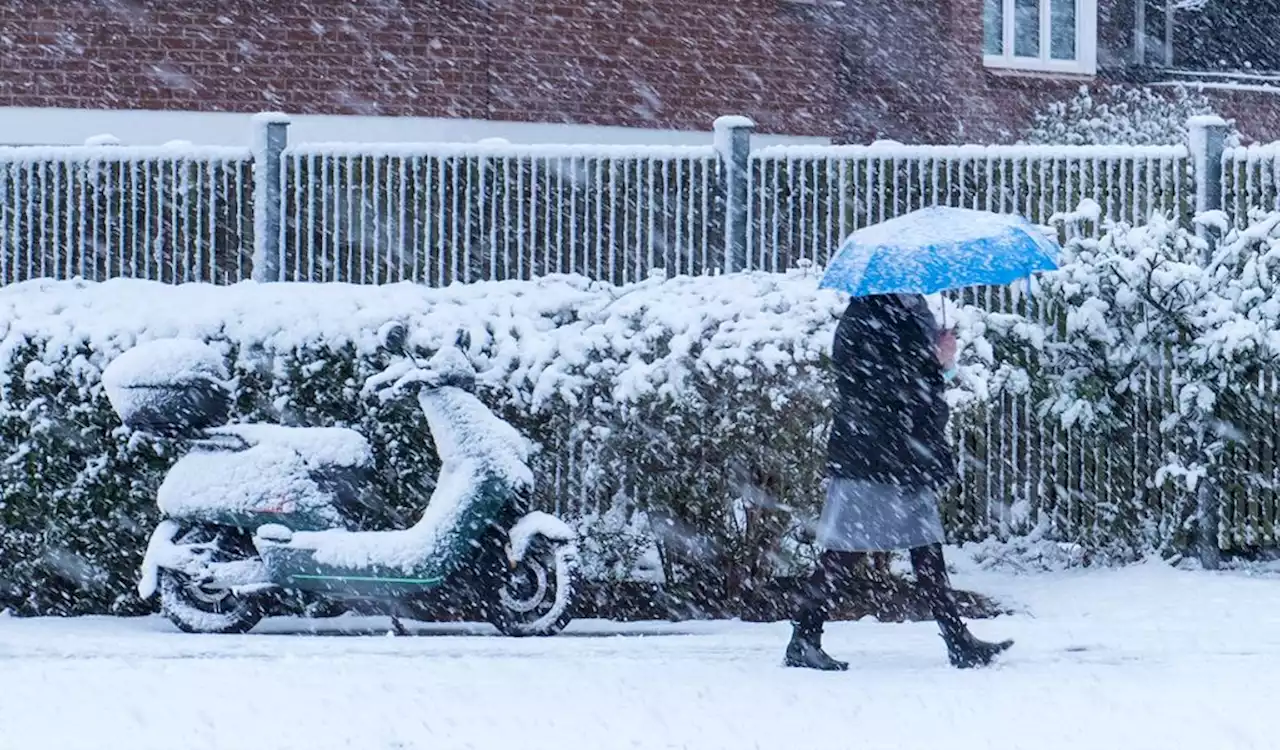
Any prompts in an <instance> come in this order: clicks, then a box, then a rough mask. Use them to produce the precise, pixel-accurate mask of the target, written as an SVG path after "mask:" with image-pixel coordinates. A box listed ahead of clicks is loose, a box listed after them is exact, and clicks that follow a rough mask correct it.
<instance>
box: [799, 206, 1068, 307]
mask: <svg viewBox="0 0 1280 750" xmlns="http://www.w3.org/2000/svg"><path fill="white" fill-rule="evenodd" d="M1058 249H1059V248H1058V243H1057V242H1055V241H1054V240H1052V239H1049V238H1048V237H1046V236H1045V235H1044V233H1043V232H1041V231H1040V230H1039V229H1037V228H1036V227H1035V225H1033V224H1031V223H1030V222H1028V221H1027V220H1026V219H1024V218H1022V217H1021V216H1018V215H1016V214H997V213H991V212H990V211H975V210H971V209H967V208H948V207H945V206H934V207H931V208H922V209H920V210H918V211H912V212H911V213H909V214H905V215H903V216H900V217H898V218H896V219H890V220H889V221H885V222H881V223H879V224H875V225H873V226H869V227H866V228H865V229H860V230H858V231H857V232H854V233H853V234H851V235H849V237H848V238H847V239H846V240H845V241H844V244H842V245H841V246H840V250H839V251H838V252H837V253H836V257H835V258H834V259H833V260H832V261H831V263H830V264H829V265H828V266H827V272H826V274H825V275H824V276H823V277H822V283H821V285H820V286H821V287H822V288H824V289H838V290H840V291H843V292H848V293H849V294H852V295H853V296H855V297H866V296H869V295H873V294H894V293H898V294H933V293H935V292H941V291H944V290H947V289H960V288H963V287H967V286H986V285H1004V284H1011V283H1013V282H1014V281H1017V280H1018V279H1021V278H1023V277H1026V276H1030V275H1031V274H1033V273H1036V272H1037V271H1052V270H1054V269H1056V268H1057V267H1058V264H1057V263H1056V262H1055V260H1054V258H1056V257H1057V254H1058Z"/></svg>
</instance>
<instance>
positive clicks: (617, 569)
mask: <svg viewBox="0 0 1280 750" xmlns="http://www.w3.org/2000/svg"><path fill="white" fill-rule="evenodd" d="M816 286H817V280H816V279H815V278H814V277H812V276H803V275H792V276H776V275H766V274H759V275H743V276H733V277H719V278H698V279H689V278H678V279H672V280H662V279H656V278H655V279H653V280H650V281H648V282H645V283H641V284H636V285H633V286H629V287H613V286H608V285H604V284H599V283H593V282H589V281H587V280H585V279H582V278H578V277H553V278H547V279H543V280H540V281H536V282H502V283H483V284H475V285H467V286H454V287H450V288H447V289H427V288H423V287H421V286H416V285H410V284H401V285H391V286H382V287H362V286H347V285H321V284H297V285H286V284H281V285H265V286H264V285H255V284H252V283H244V284H239V285H235V286H230V287H215V286H207V285H183V286H169V285H162V284H156V283H150V282H144V281H135V280H114V281H108V282H104V283H100V284H92V283H83V282H51V281H38V282H29V283H25V284H19V285H15V286H11V287H8V288H5V289H3V290H0V457H2V458H3V460H0V488H2V489H0V491H2V492H3V495H0V608H3V607H6V606H7V607H13V608H14V609H15V610H16V611H19V612H89V611H132V610H133V609H135V608H136V606H137V603H136V602H135V601H134V600H133V599H132V597H131V594H130V593H129V591H130V590H131V588H132V584H133V579H134V576H135V570H136V564H137V562H138V559H139V556H140V554H141V552H142V550H143V548H144V547H145V539H146V534H147V533H148V532H149V530H150V528H151V527H152V526H153V524H154V522H155V520H156V519H155V510H154V508H155V500H154V493H155V490H156V487H157V485H158V483H159V480H160V478H161V477H162V475H163V472H164V470H165V468H166V467H167V466H168V465H169V463H170V462H171V461H172V460H173V459H174V458H175V456H174V455H172V454H169V455H165V454H162V453H159V452H157V446H156V445H155V444H154V443H153V442H150V441H145V440H141V439H138V436H136V435H131V434H129V432H128V431H127V430H126V429H125V428H123V427H122V426H121V425H120V423H119V421H118V418H117V417H116V416H115V414H114V413H113V411H112V409H111V407H110V405H109V403H108V400H107V397H106V395H105V394H104V393H103V388H102V386H101V383H100V381H99V377H100V374H101V371H102V369H103V368H104V367H105V366H106V364H107V363H109V362H110V361H111V360H112V359H113V358H114V357H116V356H118V355H119V354H120V353H122V352H124V351H125V350H127V349H128V348H129V347H131V346H133V345H134V344H135V343H138V342H141V341H146V340H151V339H156V338H163V337H173V336H182V337H187V338H195V339H202V340H206V341H209V342H211V343H212V344H213V345H214V346H215V347H216V348H218V349H219V350H220V351H222V352H223V353H224V354H225V355H226V357H227V359H228V362H229V363H230V370H231V373H232V376H233V377H234V378H235V379H236V380H237V394H236V404H235V408H234V416H235V418H237V419H248V420H260V421H270V422H282V423H286V424H306V425H334V424H342V425H349V426H353V427H355V428H356V429H359V430H360V431H361V432H363V433H364V434H366V435H367V436H369V438H370V439H371V440H372V442H373V444H374V447H375V450H376V454H377V465H378V471H379V476H378V485H379V488H380V490H381V491H382V492H384V493H385V494H386V495H387V496H388V497H389V498H390V499H391V501H392V504H393V505H394V506H397V507H399V508H402V509H406V510H413V509H416V508H417V507H418V506H419V504H420V503H421V501H422V498H425V497H426V496H427V492H428V491H429V489H430V482H431V478H432V477H434V474H435V469H436V466H435V457H434V455H432V454H431V451H430V447H429V441H427V440H426V439H425V432H424V431H425V423H424V421H423V419H422V417H421V416H420V415H418V414H417V413H416V411H415V410H412V409H409V408H406V407H404V406H388V407H380V406H378V405H377V404H375V403H371V402H368V401H364V400H362V399H361V397H360V396H359V390H360V386H361V383H362V382H363V379H364V378H365V377H367V376H368V375H370V374H372V373H373V372H375V371H376V369H377V367H378V366H379V359H378V352H377V340H376V338H377V337H376V332H377V331H378V329H379V327H380V326H382V324H384V323H386V322H387V321H390V320H400V321H404V322H406V323H407V324H408V327H409V329H410V331H411V340H410V344H411V345H412V346H414V347H415V348H417V349H419V350H422V351H424V352H425V351H430V350H432V349H434V348H436V347H437V346H438V345H439V344H440V342H442V341H444V340H446V339H447V340H452V339H453V338H454V337H455V335H456V333H457V332H458V331H459V330H465V331H467V332H468V333H469V334H470V342H471V352H470V354H471V356H472V359H473V360H474V361H475V362H476V364H477V365H478V367H479V369H480V371H481V372H480V376H479V382H480V386H481V388H482V391H483V396H484V397H485V398H486V400H487V401H488V402H489V403H490V404H491V405H492V406H493V407H494V408H495V409H497V410H498V411H499V412H500V413H501V414H503V416H505V417H506V418H508V419H509V420H510V421H511V422H513V423H514V424H515V425H516V426H517V427H518V428H519V429H520V430H521V431H522V432H524V433H525V434H526V435H528V436H529V437H530V438H531V439H533V440H534V441H535V443H536V444H537V446H538V451H537V454H536V456H535V458H534V468H535V473H536V476H537V481H538V486H539V493H540V498H541V501H542V503H543V504H544V506H545V507H547V508H548V509H554V510H559V511H560V512H561V513H563V514H564V515H566V516H569V517H571V518H573V519H576V520H577V521H578V523H580V524H581V525H582V526H583V527H584V531H586V533H587V535H588V542H587V545H586V546H587V547H588V551H589V552H590V553H591V555H590V557H591V559H592V560H593V561H594V562H593V568H594V570H593V573H594V574H595V575H596V576H597V577H634V576H636V575H637V574H638V573H637V571H636V570H635V569H636V567H637V565H638V566H639V567H640V568H642V570H641V571H639V573H640V574H644V575H647V576H649V577H653V578H665V579H666V580H667V581H668V582H671V581H673V580H674V581H677V582H683V584H684V585H688V586H692V587H694V588H699V589H703V590H706V591H709V592H721V593H719V594H716V596H720V597H723V596H725V595H726V594H730V595H732V593H733V592H734V591H736V590H740V589H742V588H744V587H749V586H751V585H752V584H751V581H754V580H756V579H758V578H760V577H761V576H769V575H772V574H774V573H776V572H778V570H779V567H780V566H779V564H778V563H777V560H776V558H777V555H778V551H779V550H783V549H785V548H788V541H787V540H788V539H792V540H794V537H795V536H796V534H797V528H798V527H799V526H801V525H803V522H804V521H807V520H808V518H809V517H810V516H811V515H812V514H813V511H814V508H815V507H816V504H817V502H818V497H819V494H818V493H819V482H820V480H821V473H822V458H823V437H822V436H823V434H824V432H825V429H826V424H825V423H826V419H827V384H826V380H825V377H826V376H825V370H824V367H823V359H824V357H825V356H826V350H827V347H828V346H829V341H830V337H831V330H832V326H833V323H834V320H835V317H836V315H837V314H838V313H839V311H840V309H841V305H842V303H841V301H840V300H839V299H838V298H837V297H836V296H835V295H834V294H831V293H827V292H818V291H817V290H816ZM780 504H783V505H786V506H795V507H797V508H799V509H801V511H802V512H801V513H799V514H798V515H795V516H793V515H792V514H790V513H788V512H785V509H781V508H779V507H778V506H779V505H780ZM797 519H799V520H797ZM794 546H795V544H794V543H792V544H791V547H794ZM659 549H660V550H661V554H659V553H658V550H659ZM646 568H647V570H645V569H646ZM726 571H728V580H729V581H730V586H729V590H726V587H725V578H726V573H725V572H726ZM701 581H708V583H705V584H703V583H701ZM708 596H712V594H708Z"/></svg>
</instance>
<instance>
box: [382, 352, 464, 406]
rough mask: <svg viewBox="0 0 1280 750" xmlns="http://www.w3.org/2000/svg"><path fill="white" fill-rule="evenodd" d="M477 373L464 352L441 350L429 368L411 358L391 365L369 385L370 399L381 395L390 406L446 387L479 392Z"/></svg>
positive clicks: (429, 362)
mask: <svg viewBox="0 0 1280 750" xmlns="http://www.w3.org/2000/svg"><path fill="white" fill-rule="evenodd" d="M475 378H476V374H475V369H474V368H473V367H472V366H471V363H470V362H468V361H467V359H466V357H465V356H463V354H462V352H460V351H458V350H457V349H454V348H452V347H449V348H445V349H442V350H440V351H439V352H437V353H436V354H435V356H433V357H432V358H431V359H430V360H429V361H428V362H427V363H426V364H425V365H420V364H418V363H417V362H415V361H414V360H413V359H411V358H410V357H408V356H405V357H404V358H401V359H398V360H397V361H395V362H393V363H391V364H390V365H389V366H388V367H387V368H386V369H384V370H383V371H382V372H380V373H378V374H377V375H374V376H372V377H370V378H369V379H368V380H366V381H365V384H364V389H363V391H364V393H365V394H366V395H369V394H372V393H377V394H378V398H379V400H381V401H382V402H384V403H385V402H387V401H389V400H391V399H393V398H396V397H397V396H401V395H411V394H415V393H417V392H418V390H419V389H422V388H427V389H435V388H445V387H450V386H451V387H455V388H463V389H465V390H468V391H470V390H473V389H474V388H475Z"/></svg>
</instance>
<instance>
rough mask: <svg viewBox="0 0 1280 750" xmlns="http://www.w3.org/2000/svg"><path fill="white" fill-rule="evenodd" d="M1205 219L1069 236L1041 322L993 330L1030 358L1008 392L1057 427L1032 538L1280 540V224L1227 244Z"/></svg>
mask: <svg viewBox="0 0 1280 750" xmlns="http://www.w3.org/2000/svg"><path fill="white" fill-rule="evenodd" d="M1084 213H1085V214H1086V215H1090V216H1092V215H1093V214H1095V213H1096V211H1085V212H1084ZM1064 218H1068V219H1069V218H1071V217H1064ZM1197 222H1198V224H1200V225H1201V226H1202V227H1204V230H1203V231H1202V232H1201V233H1200V234H1197V233H1196V232H1194V231H1192V230H1190V229H1188V228H1185V227H1181V226H1178V225H1177V224H1175V223H1173V222H1171V221H1170V220H1168V219H1167V218H1165V217H1162V216H1160V215H1154V216H1152V217H1151V219H1150V220H1149V222H1148V223H1147V224H1145V225H1141V226H1130V225H1128V224H1123V223H1122V224H1115V225H1111V226H1109V227H1108V228H1107V230H1106V232H1105V233H1104V235H1103V236H1102V237H1101V238H1100V239H1088V238H1081V239H1074V240H1072V241H1071V242H1069V243H1068V244H1067V246H1066V248H1065V251H1064V253H1063V258H1062V259H1061V264H1062V268H1061V270H1059V271H1058V272H1055V273H1051V274H1046V275H1044V276H1043V277H1041V279H1040V285H1039V286H1040V291H1039V294H1038V297H1037V303H1038V304H1037V305H1036V308H1035V314H1034V315H1028V316H1025V317H1022V316H1010V317H1008V318H1004V319H1002V323H1003V325H1001V326H999V327H996V328H992V329H991V330H988V331H986V332H985V333H986V337H987V339H988V340H989V341H990V342H991V343H992V345H993V346H998V347H1002V348H1003V349H1005V350H1019V349H1021V350H1023V351H1026V352H1028V353H1030V354H1031V356H1030V357H1028V358H1027V362H1026V364H1025V365H1024V366H1023V368H1022V370H1023V373H1022V376H1020V377H1013V378H1006V379H1002V380H1000V381H999V384H998V387H997V390H999V391H1000V392H1001V394H1003V395H1008V394H1017V395H1019V396H1022V397H1026V398H1029V400H1030V401H1031V403H1033V404H1034V406H1035V408H1036V410H1037V413H1038V415H1039V416H1040V418H1041V419H1042V420H1043V424H1044V425H1045V426H1046V427H1047V428H1048V431H1047V432H1046V431H1044V430H1042V432H1041V435H1042V436H1047V437H1048V440H1046V441H1045V442H1044V443H1042V445H1041V446H1040V450H1041V451H1042V454H1041V456H1040V457H1039V459H1038V460H1039V461H1040V463H1041V466H1042V467H1043V468H1042V470H1041V476H1042V477H1043V478H1045V479H1049V480H1052V481H1044V482H1041V485H1040V487H1039V488H1038V489H1039V492H1038V503H1037V506H1038V507H1037V514H1036V515H1035V517H1028V518H1027V519H1026V521H1027V527H1026V528H1024V529H1023V531H1028V532H1030V533H1032V534H1033V535H1038V536H1044V535H1045V533H1046V529H1048V530H1049V535H1050V536H1056V537H1057V538H1062V537H1063V536H1066V535H1064V534H1063V533H1061V529H1063V528H1067V527H1072V528H1075V529H1077V531H1076V532H1073V533H1071V534H1070V536H1073V537H1074V538H1075V539H1076V540H1080V541H1086V542H1093V545H1092V546H1094V547H1095V548H1101V549H1102V551H1104V552H1111V553H1119V554H1120V556H1122V557H1130V558H1131V557H1133V556H1135V555H1137V554H1141V553H1143V552H1146V551H1161V552H1165V553H1169V554H1176V553H1182V552H1185V551H1187V550H1188V549H1190V548H1192V547H1193V546H1194V540H1195V539H1197V538H1199V536H1200V535H1199V534H1197V533H1196V532H1197V531H1198V529H1199V528H1201V524H1202V523H1209V524H1214V523H1215V522H1216V524H1217V525H1216V527H1211V528H1213V529H1214V530H1216V532H1217V536H1218V541H1219V543H1220V544H1222V545H1223V546H1226V547H1230V548H1235V549H1246V548H1250V547H1258V546H1275V545H1276V544H1277V543H1278V542H1280V534H1278V533H1277V532H1278V531H1280V529H1278V528H1277V524H1276V520H1275V519H1276V518H1277V515H1276V514H1277V509H1278V508H1280V503H1278V500H1280V495H1278V494H1277V492H1276V488H1277V486H1278V485H1277V481H1276V477H1277V476H1278V475H1277V469H1276V463H1275V455H1274V447H1275V446H1276V445H1277V444H1278V443H1277V438H1278V437H1280V431H1278V430H1277V421H1276V414H1277V407H1278V406H1280V404H1278V403H1277V398H1276V396H1277V387H1276V374H1277V372H1278V371H1277V366H1280V287H1277V284H1276V278H1277V274H1280V214H1273V215H1271V216H1254V217H1253V223H1252V225H1251V226H1250V227H1249V228H1247V229H1245V230H1243V231H1240V230H1234V229H1232V230H1230V232H1229V233H1227V234H1226V235H1225V236H1221V235H1220V234H1219V233H1220V232H1222V231H1223V230H1226V229H1227V228H1228V227H1229V226H1230V224H1231V222H1229V221H1228V220H1227V217H1225V216H1223V215H1221V214H1220V213H1213V214H1208V215H1204V216H1201V217H1198V219H1197ZM1206 236H1212V237H1214V238H1215V239H1218V241H1217V242H1216V243H1215V244H1213V245H1211V244H1209V243H1208V242H1207V241H1206V239H1205V237H1206ZM1215 515H1216V516H1218V517H1217V518H1216V519H1215V518H1214V516H1215ZM1055 531H1057V533H1056V534H1055V533H1054V532H1055Z"/></svg>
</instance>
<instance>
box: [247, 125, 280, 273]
mask: <svg viewBox="0 0 1280 750" xmlns="http://www.w3.org/2000/svg"><path fill="white" fill-rule="evenodd" d="M288 145H289V116H288V115H285V114H281V113H279V112H261V113H259V114H256V115H254V116H253V280H254V281H283V280H284V253H283V251H282V247H281V244H280V236H281V234H282V233H283V226H284V225H283V223H282V222H281V215H280V214H281V211H282V210H283V207H282V205H281V196H282V194H283V169H282V165H283V163H284V158H283V154H284V150H285V147H286V146H288Z"/></svg>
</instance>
